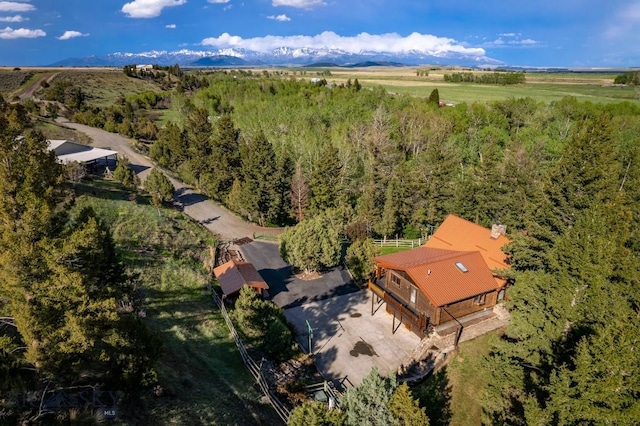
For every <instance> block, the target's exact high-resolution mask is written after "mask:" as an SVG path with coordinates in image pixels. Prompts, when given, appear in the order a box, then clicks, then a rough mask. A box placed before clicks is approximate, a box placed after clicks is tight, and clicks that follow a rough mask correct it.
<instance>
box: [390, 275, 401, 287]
mask: <svg viewBox="0 0 640 426" xmlns="http://www.w3.org/2000/svg"><path fill="white" fill-rule="evenodd" d="M391 282H392V283H394V284H395V285H397V286H398V287H400V277H399V276H397V275H394V274H391Z"/></svg>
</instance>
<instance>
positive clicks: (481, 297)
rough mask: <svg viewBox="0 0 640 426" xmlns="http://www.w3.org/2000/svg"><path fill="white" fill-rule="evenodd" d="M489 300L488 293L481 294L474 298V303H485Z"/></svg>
mask: <svg viewBox="0 0 640 426" xmlns="http://www.w3.org/2000/svg"><path fill="white" fill-rule="evenodd" d="M486 300H487V295H486V294H479V295H477V296H476V297H474V298H473V303H474V304H475V305H484V304H485V302H486Z"/></svg>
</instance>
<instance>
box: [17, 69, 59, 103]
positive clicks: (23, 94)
mask: <svg viewBox="0 0 640 426" xmlns="http://www.w3.org/2000/svg"><path fill="white" fill-rule="evenodd" d="M56 75H58V73H57V72H55V73H45V74H43V75H41V76H40V77H39V78H38V79H36V80H35V81H34V82H33V83H31V84H30V85H29V86H27V87H25V88H24V89H23V90H21V91H19V92H18V93H16V96H18V97H19V98H20V99H27V98H32V97H33V94H34V93H35V92H36V90H38V89H39V88H40V85H41V84H42V82H43V81H47V82H49V81H51V79H53V77H55V76H56Z"/></svg>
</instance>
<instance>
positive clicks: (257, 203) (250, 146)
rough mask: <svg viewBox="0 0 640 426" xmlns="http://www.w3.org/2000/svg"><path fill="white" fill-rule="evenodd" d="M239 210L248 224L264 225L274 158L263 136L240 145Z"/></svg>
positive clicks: (274, 181) (271, 192)
mask: <svg viewBox="0 0 640 426" xmlns="http://www.w3.org/2000/svg"><path fill="white" fill-rule="evenodd" d="M240 154H241V158H242V170H241V175H242V186H241V188H242V195H241V208H242V211H243V212H244V214H245V215H246V216H247V217H248V218H249V220H251V221H257V222H258V223H259V224H260V225H262V226H265V225H266V224H267V218H268V214H269V209H270V208H271V200H272V199H273V197H274V193H275V192H276V189H275V188H276V185H277V179H276V178H277V168H276V156H275V152H274V150H273V146H272V145H271V142H269V141H268V140H267V138H266V136H265V135H264V133H259V134H258V135H257V136H255V137H254V138H252V139H250V140H247V141H245V143H243V144H242V145H241V151H240Z"/></svg>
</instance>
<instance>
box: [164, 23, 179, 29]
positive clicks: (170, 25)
mask: <svg viewBox="0 0 640 426" xmlns="http://www.w3.org/2000/svg"><path fill="white" fill-rule="evenodd" d="M164 27H165V28H169V29H170V30H174V29H176V28H177V26H176V24H167V25H165V26H164Z"/></svg>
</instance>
